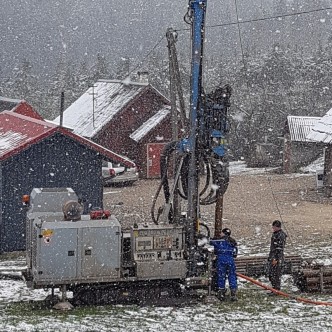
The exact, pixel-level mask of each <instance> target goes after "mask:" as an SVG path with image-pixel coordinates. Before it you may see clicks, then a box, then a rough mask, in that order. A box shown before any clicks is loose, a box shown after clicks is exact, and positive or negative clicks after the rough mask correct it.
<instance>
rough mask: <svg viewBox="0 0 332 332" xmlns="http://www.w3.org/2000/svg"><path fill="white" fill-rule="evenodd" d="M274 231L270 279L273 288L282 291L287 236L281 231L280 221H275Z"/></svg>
mask: <svg viewBox="0 0 332 332" xmlns="http://www.w3.org/2000/svg"><path fill="white" fill-rule="evenodd" d="M272 231H273V232H272V236H271V246H270V254H269V258H268V277H269V280H270V282H271V285H272V287H273V288H274V289H277V290H280V285H281V275H282V271H283V267H284V248H285V244H286V237H287V235H286V233H285V232H284V231H283V230H282V229H281V222H280V221H279V220H274V221H273V223H272ZM272 294H273V293H272Z"/></svg>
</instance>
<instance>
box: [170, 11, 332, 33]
mask: <svg viewBox="0 0 332 332" xmlns="http://www.w3.org/2000/svg"><path fill="white" fill-rule="evenodd" d="M326 10H332V7H326V8H320V9H312V10H308V11H303V12H296V13H292V14H283V15H276V16H269V17H264V18H257V19H252V20H244V21H240V20H239V18H238V15H237V21H236V22H229V23H221V24H214V25H207V26H206V28H218V27H225V26H231V25H238V24H246V23H255V22H262V21H269V20H273V19H278V18H284V17H291V16H299V15H304V14H311V13H317V12H322V11H326ZM189 30H190V29H176V30H175V31H189Z"/></svg>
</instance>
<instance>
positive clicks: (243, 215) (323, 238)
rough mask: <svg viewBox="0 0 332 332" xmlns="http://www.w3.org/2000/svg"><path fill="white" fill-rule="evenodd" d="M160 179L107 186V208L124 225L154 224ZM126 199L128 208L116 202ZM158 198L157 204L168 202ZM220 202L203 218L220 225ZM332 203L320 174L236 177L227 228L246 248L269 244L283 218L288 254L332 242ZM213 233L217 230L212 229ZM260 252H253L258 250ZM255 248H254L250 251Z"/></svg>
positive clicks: (228, 194)
mask: <svg viewBox="0 0 332 332" xmlns="http://www.w3.org/2000/svg"><path fill="white" fill-rule="evenodd" d="M158 184H159V180H140V181H138V182H137V183H136V184H135V185H133V186H129V187H108V188H105V190H104V201H105V207H108V208H111V210H112V211H113V213H114V214H115V215H117V217H118V218H119V220H120V221H121V223H122V224H123V225H130V224H133V223H134V222H140V221H149V222H151V217H150V210H151V206H152V201H153V197H154V195H155V193H156V190H157V187H158ZM118 202H123V205H122V206H119V207H115V208H114V207H113V204H115V203H118ZM162 202H163V201H162V200H161V199H160V200H158V201H157V206H159V205H161V204H162ZM214 210H215V205H210V206H204V207H202V218H201V219H202V221H204V222H206V223H207V224H208V225H209V226H210V227H211V229H213V226H214ZM331 212H332V201H331V200H330V199H327V198H324V197H323V195H322V194H321V193H319V192H317V190H316V182H315V176H314V175H300V174H291V175H280V174H274V173H265V174H260V175H257V174H256V175H248V174H241V175H233V176H231V180H230V184H229V187H228V190H227V192H226V194H225V196H224V211H223V226H224V227H229V228H230V229H231V230H232V235H233V236H234V237H235V238H236V239H238V240H239V242H240V243H242V245H243V247H248V248H250V247H254V246H256V249H255V250H256V251H259V250H260V248H263V249H262V251H263V252H265V251H266V249H265V248H267V247H268V245H269V241H270V237H271V223H272V221H273V220H274V219H279V220H282V222H283V225H284V229H285V230H286V232H287V233H288V235H289V236H288V253H297V249H298V248H299V247H300V246H302V245H307V244H308V243H313V244H314V243H315V242H320V243H322V242H324V243H327V244H328V243H329V242H330V241H331V240H332V217H331ZM212 233H213V230H212ZM255 250H252V248H251V250H250V252H253V251H255ZM248 252H249V250H248Z"/></svg>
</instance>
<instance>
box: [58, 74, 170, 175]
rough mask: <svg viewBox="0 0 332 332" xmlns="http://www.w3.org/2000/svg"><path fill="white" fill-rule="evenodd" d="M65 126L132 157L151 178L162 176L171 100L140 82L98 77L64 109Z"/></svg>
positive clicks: (143, 173) (168, 132) (167, 139)
mask: <svg viewBox="0 0 332 332" xmlns="http://www.w3.org/2000/svg"><path fill="white" fill-rule="evenodd" d="M54 121H55V122H56V123H58V124H59V123H60V116H59V117H57V118H56V119H55V120H54ZM63 126H65V127H68V128H70V129H72V130H73V132H74V133H76V134H78V135H81V136H84V137H86V138H89V139H91V140H93V141H94V142H96V143H98V144H100V145H102V146H104V147H105V148H107V149H111V150H112V151H114V152H116V153H119V154H122V155H125V156H127V157H129V158H130V159H131V160H133V161H135V162H136V163H137V165H138V166H139V167H140V169H141V172H142V173H141V175H142V177H148V178H153V177H159V176H160V166H159V155H160V151H161V149H162V147H163V146H164V145H165V144H166V143H167V142H169V141H171V138H172V129H171V128H172V126H171V112H170V102H169V100H168V99H167V98H165V97H164V96H163V95H162V94H161V93H159V92H158V91H157V90H156V89H155V88H153V87H152V86H151V85H150V84H148V83H141V82H124V81H118V80H99V81H97V82H96V83H95V84H94V85H93V86H92V87H90V88H89V89H88V91H86V92H85V93H84V94H83V95H82V96H81V97H80V98H79V99H77V100H76V101H75V102H74V103H73V104H72V105H71V106H69V107H68V108H67V109H66V110H65V111H64V114H63Z"/></svg>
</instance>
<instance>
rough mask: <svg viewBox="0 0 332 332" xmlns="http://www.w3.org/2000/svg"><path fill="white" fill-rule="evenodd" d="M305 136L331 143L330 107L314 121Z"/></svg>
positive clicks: (331, 110)
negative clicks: (313, 124)
mask: <svg viewBox="0 0 332 332" xmlns="http://www.w3.org/2000/svg"><path fill="white" fill-rule="evenodd" d="M307 138H308V139H310V140H311V141H314V142H321V143H326V144H330V143H332V108H331V109H330V110H329V111H328V112H327V113H326V114H325V115H324V116H323V117H322V118H321V119H320V120H319V121H318V122H317V123H316V125H315V126H314V127H313V128H312V130H311V132H310V133H309V135H308V136H307Z"/></svg>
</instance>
